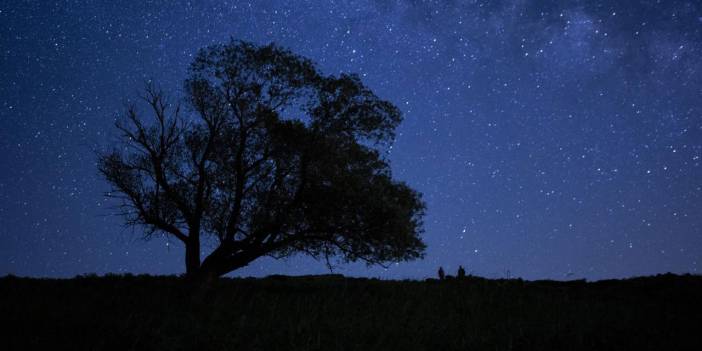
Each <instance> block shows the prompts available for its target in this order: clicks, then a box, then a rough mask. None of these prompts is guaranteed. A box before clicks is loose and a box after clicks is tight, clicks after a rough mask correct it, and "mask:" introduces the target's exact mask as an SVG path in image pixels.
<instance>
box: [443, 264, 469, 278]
mask: <svg viewBox="0 0 702 351" xmlns="http://www.w3.org/2000/svg"><path fill="white" fill-rule="evenodd" d="M465 277H466V270H465V269H464V268H463V266H458V273H457V274H456V278H458V279H461V278H465ZM448 278H453V277H452V276H450V275H449V276H448ZM444 279H446V273H445V272H444V267H439V280H444Z"/></svg>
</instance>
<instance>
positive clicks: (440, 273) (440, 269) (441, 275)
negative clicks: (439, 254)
mask: <svg viewBox="0 0 702 351" xmlns="http://www.w3.org/2000/svg"><path fill="white" fill-rule="evenodd" d="M445 277H446V274H445V273H444V267H439V280H444V278H445Z"/></svg>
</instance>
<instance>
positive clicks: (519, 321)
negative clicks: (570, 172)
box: [0, 275, 702, 350]
mask: <svg viewBox="0 0 702 351" xmlns="http://www.w3.org/2000/svg"><path fill="white" fill-rule="evenodd" d="M189 291H190V290H189V289H188V287H187V286H186V285H185V284H184V282H183V281H182V280H181V279H180V278H177V277H150V276H106V277H78V278H75V279H68V280H50V279H27V278H17V277H12V276H8V277H4V278H0V322H1V323H2V325H3V326H2V327H0V330H1V331H0V336H2V340H1V341H0V342H1V343H2V344H0V349H3V350H29V349H38V350H56V349H59V350H61V349H71V350H225V349H226V350H702V277H700V276H689V275H685V276H676V275H659V276H655V277H645V278H635V279H629V280H611V281H600V282H595V283H586V282H584V281H573V282H552V281H537V282H526V281H521V280H486V279H481V278H475V277H468V278H467V279H465V280H460V281H456V280H455V281H442V282H439V281H435V280H430V281H383V280H376V279H350V278H343V277H338V276H327V277H306V278H304V277H301V278H287V277H270V278H266V279H223V280H222V281H220V282H219V283H218V284H217V286H216V287H214V288H213V290H211V291H210V292H209V293H208V294H207V295H205V296H203V297H202V298H201V299H199V300H197V301H196V300H193V299H192V298H191V297H190V294H189ZM8 346H9V347H8Z"/></svg>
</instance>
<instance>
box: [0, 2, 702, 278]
mask: <svg viewBox="0 0 702 351" xmlns="http://www.w3.org/2000/svg"><path fill="white" fill-rule="evenodd" d="M230 38H235V39H243V40H247V41H253V42H255V43H259V44H264V43H269V42H276V43H278V44H280V45H282V46H285V47H288V48H290V49H291V50H293V51H295V52H297V53H299V54H301V55H304V56H306V57H309V58H311V59H312V60H313V61H315V62H317V64H318V66H319V67H320V69H321V70H322V71H323V72H326V73H329V74H337V73H339V72H355V73H358V74H359V75H360V76H361V77H362V79H363V81H364V82H365V83H366V84H367V85H368V86H370V87H371V88H372V89H373V90H374V91H375V92H376V93H377V94H378V95H380V96H381V97H383V98H385V99H388V100H390V101H392V102H393V103H394V104H396V105H397V106H398V107H400V109H401V110H402V111H403V113H404V117H405V120H404V122H403V123H402V125H401V126H400V127H399V129H398V138H397V140H396V142H395V143H394V146H393V148H392V150H391V153H390V155H389V156H388V157H389V159H390V160H391V162H392V168H393V172H394V176H395V177H396V178H398V179H401V180H404V181H406V182H408V183H409V184H410V185H411V186H412V187H414V188H416V189H417V190H419V191H420V192H422V193H423V194H424V199H425V200H426V202H427V205H428V212H427V216H426V218H425V229H426V232H425V234H424V239H425V241H426V243H427V244H428V250H427V256H426V258H425V259H424V260H421V261H416V262H410V263H400V264H397V265H395V264H393V265H391V266H390V267H388V268H382V267H374V268H370V269H369V268H366V267H365V266H364V265H361V264H352V265H346V266H339V267H337V268H336V269H335V271H336V272H338V273H343V274H346V275H354V276H372V277H382V278H415V279H416V278H424V277H427V276H432V275H434V274H435V271H436V269H437V268H438V266H439V265H442V266H444V269H446V270H447V271H448V272H449V273H451V272H452V271H455V269H456V268H457V266H458V265H459V264H461V265H463V266H465V267H466V270H467V272H468V273H472V274H476V275H482V276H488V277H506V276H511V277H523V278H527V279H538V278H553V279H577V278H587V279H601V278H610V277H627V276H635V275H645V274H655V273H661V272H667V271H672V272H678V273H683V272H691V273H695V272H698V266H700V265H702V167H701V166H700V162H702V160H701V159H700V157H702V60H700V59H699V58H700V57H702V5H700V4H699V3H697V2H692V1H690V2H686V1H641V2H634V1H620V2H616V1H573V2H568V1H489V2H488V1H484V2H480V1H435V2H423V1H371V2H366V1H350V2H347V1H337V2H323V1H309V2H297V1H261V2H250V3H248V2H222V1H193V2H190V3H188V2H176V1H150V2H144V1H119V2H116V1H115V2H112V1H109V2H108V1H104V2H96V1H70V2H61V1H59V2H56V3H55V4H48V2H43V1H3V2H1V3H0V123H1V124H0V166H2V172H1V173H0V274H8V273H13V274H16V275H31V276H50V277H64V276H73V275H76V274H82V273H88V272H97V273H100V274H102V273H106V272H117V273H124V272H132V273H150V274H177V273H181V272H183V270H184V264H183V262H182V261H183V259H182V254H183V252H182V247H181V246H180V245H179V243H177V242H173V241H170V242H169V241H168V240H166V239H164V238H162V239H153V240H151V241H149V242H143V241H142V240H141V239H140V237H141V233H140V229H139V228H125V227H124V226H123V225H122V223H123V222H122V218H120V217H118V216H116V215H114V209H113V208H112V206H113V205H114V203H111V201H110V200H109V199H107V198H105V197H104V193H105V192H106V191H107V190H108V189H109V188H108V185H107V184H106V183H105V182H104V181H103V180H101V178H100V177H99V176H98V174H97V170H96V165H95V160H96V158H95V152H96V150H101V149H102V148H105V147H109V145H111V142H112V141H114V137H115V135H116V133H115V131H114V127H113V123H114V120H115V118H116V117H118V116H119V115H120V113H121V112H123V111H124V105H125V104H126V103H128V102H129V100H130V99H134V97H135V96H136V93H137V91H138V89H140V88H141V87H143V84H144V82H145V81H148V80H153V81H155V82H158V84H160V85H161V86H162V87H164V88H165V89H166V90H168V91H169V92H171V94H172V95H173V96H175V97H177V96H178V95H179V94H181V87H182V80H183V79H184V77H185V72H186V70H187V66H188V64H189V63H190V61H191V60H192V57H193V55H194V54H195V53H196V52H197V50H198V49H199V48H202V47H204V46H207V45H209V44H212V43H223V42H227V41H228V40H229V39H230ZM205 250H207V248H205ZM324 272H327V269H326V268H325V265H324V264H323V263H319V262H316V261H312V260H310V259H307V258H304V257H299V258H294V259H289V260H286V261H275V260H272V259H259V260H257V261H255V262H253V263H252V264H251V265H250V266H249V267H247V268H245V269H242V270H240V271H238V272H237V273H236V274H238V275H245V276H248V275H254V276H262V275H268V274H274V273H280V274H313V273H324Z"/></svg>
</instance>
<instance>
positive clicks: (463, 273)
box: [456, 266, 466, 279]
mask: <svg viewBox="0 0 702 351" xmlns="http://www.w3.org/2000/svg"><path fill="white" fill-rule="evenodd" d="M456 277H457V278H458V279H463V278H465V277H466V270H465V269H464V268H463V266H458V274H457V276H456Z"/></svg>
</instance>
